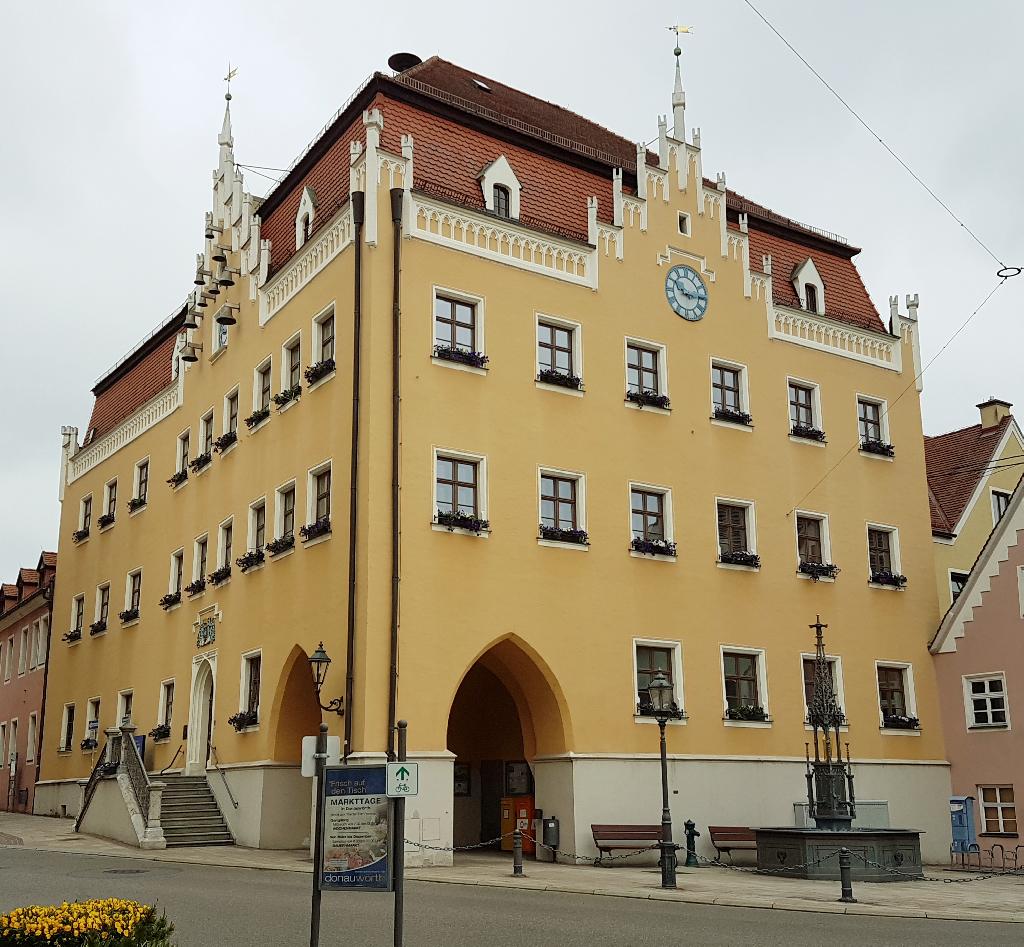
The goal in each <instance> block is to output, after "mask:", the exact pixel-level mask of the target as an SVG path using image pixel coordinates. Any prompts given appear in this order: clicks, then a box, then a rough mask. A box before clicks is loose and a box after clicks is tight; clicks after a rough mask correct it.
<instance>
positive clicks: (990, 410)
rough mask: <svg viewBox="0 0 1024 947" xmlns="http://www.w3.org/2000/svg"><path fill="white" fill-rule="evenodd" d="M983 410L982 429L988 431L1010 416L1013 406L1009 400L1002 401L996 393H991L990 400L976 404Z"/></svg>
mask: <svg viewBox="0 0 1024 947" xmlns="http://www.w3.org/2000/svg"><path fill="white" fill-rule="evenodd" d="M975 407H977V409H978V410H979V411H980V412H981V429H982V430H983V431H987V430H988V429H989V428H993V427H996V426H997V425H998V424H1000V423H1001V422H1002V420H1003V418H1008V417H1010V413H1011V412H1010V408H1012V407H1013V405H1012V404H1010V402H1009V401H1000V400H999V399H998V398H997V397H996V396H995V395H990V396H989V399H988V401H983V402H982V403H981V404H979V405H975Z"/></svg>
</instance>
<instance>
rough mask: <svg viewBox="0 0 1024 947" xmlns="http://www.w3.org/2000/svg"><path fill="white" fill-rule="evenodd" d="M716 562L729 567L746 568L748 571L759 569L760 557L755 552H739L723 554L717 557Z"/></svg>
mask: <svg viewBox="0 0 1024 947" xmlns="http://www.w3.org/2000/svg"><path fill="white" fill-rule="evenodd" d="M718 561H719V562H721V563H723V564H725V565H729V566H747V567H748V568H750V569H760V568H761V557H760V556H759V555H758V554H757V553H756V552H745V551H741V550H734V551H730V552H723V553H721V554H720V555H719V557H718Z"/></svg>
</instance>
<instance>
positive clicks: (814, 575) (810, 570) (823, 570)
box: [797, 559, 839, 582]
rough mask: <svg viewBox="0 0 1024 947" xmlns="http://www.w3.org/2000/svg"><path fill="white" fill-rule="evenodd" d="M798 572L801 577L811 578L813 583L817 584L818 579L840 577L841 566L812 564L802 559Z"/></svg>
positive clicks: (824, 563) (823, 563)
mask: <svg viewBox="0 0 1024 947" xmlns="http://www.w3.org/2000/svg"><path fill="white" fill-rule="evenodd" d="M797 572H799V573H800V574H801V575H806V576H810V578H811V579H812V580H813V581H815V582H817V581H818V579H834V578H835V577H836V576H837V575H839V566H837V565H834V564H833V563H831V562H810V561H808V560H806V559H801V560H800V565H799V566H798V567H797Z"/></svg>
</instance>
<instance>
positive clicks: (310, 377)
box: [303, 358, 335, 385]
mask: <svg viewBox="0 0 1024 947" xmlns="http://www.w3.org/2000/svg"><path fill="white" fill-rule="evenodd" d="M334 368H335V365H334V359H333V358H325V359H324V360H323V361H322V362H317V363H316V364H315V365H310V366H309V368H307V369H306V370H305V371H304V372H303V374H304V375H305V376H306V384H307V385H315V384H316V383H317V382H318V381H320V379H321V378H326V377H327V376H328V375H330V373H331V372H333V371H334Z"/></svg>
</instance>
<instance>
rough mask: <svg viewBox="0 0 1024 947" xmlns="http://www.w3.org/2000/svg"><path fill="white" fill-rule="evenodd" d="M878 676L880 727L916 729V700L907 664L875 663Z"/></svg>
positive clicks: (912, 676) (912, 675)
mask: <svg viewBox="0 0 1024 947" xmlns="http://www.w3.org/2000/svg"><path fill="white" fill-rule="evenodd" d="M875 671H876V676H877V678H878V712H879V715H880V717H881V723H882V727H883V728H885V729H890V730H917V729H918V727H919V726H920V724H919V722H918V719H917V701H916V698H915V695H914V674H913V668H912V667H911V666H910V665H909V664H905V663H901V662H893V663H891V664H890V663H887V662H882V661H878V662H876V663H875Z"/></svg>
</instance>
